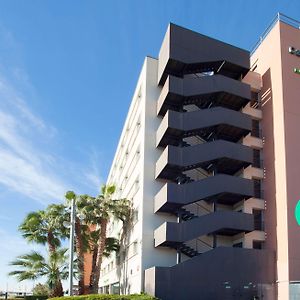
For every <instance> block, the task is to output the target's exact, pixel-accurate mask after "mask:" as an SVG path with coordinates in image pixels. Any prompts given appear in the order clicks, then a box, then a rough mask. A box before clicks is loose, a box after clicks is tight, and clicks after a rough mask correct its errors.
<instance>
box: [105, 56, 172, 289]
mask: <svg viewBox="0 0 300 300" xmlns="http://www.w3.org/2000/svg"><path fill="white" fill-rule="evenodd" d="M157 67H158V61H157V60H156V59H154V58H150V57H146V59H145V62H144V65H143V68H142V71H141V74H140V77H139V80H138V83H137V87H136V90H135V92H134V96H133V99H132V102H131V105H130V108H129V112H128V115H127V118H126V121H125V124H124V127H123V131H122V134H121V137H120V141H119V144H118V147H117V151H116V154H115V157H114V160H113V163H112V167H111V170H110V173H109V176H108V180H107V183H108V184H115V185H116V187H117V192H116V194H115V198H116V199H120V198H126V199H129V200H131V201H132V205H133V208H134V221H133V227H132V230H131V231H130V236H129V237H128V239H129V241H128V245H127V249H126V251H125V253H124V252H123V253H121V254H120V257H119V258H117V257H116V254H112V255H111V256H110V257H109V258H106V259H104V261H103V263H102V270H101V275H100V282H99V287H100V289H101V291H102V292H105V293H108V292H109V293H114V292H118V286H119V287H120V292H121V294H129V293H140V292H141V291H142V290H143V278H144V271H145V269H147V268H150V267H152V266H172V265H175V264H176V251H175V250H172V249H157V248H154V230H155V229H156V228H158V227H159V226H160V225H161V224H162V223H163V222H165V221H176V218H175V216H171V215H170V216H168V215H162V214H160V215H159V214H154V196H155V195H156V193H157V192H158V191H159V190H160V189H161V187H162V186H163V182H162V183H161V182H159V181H158V180H155V164H156V161H157V160H158V158H159V156H160V154H161V153H162V151H161V150H159V149H157V148H156V131H157V128H158V126H159V124H160V121H161V119H160V118H159V117H157V110H156V102H157V99H158V96H159V94H160V88H159V87H158V85H157V72H158V71H157ZM121 227H122V226H121V224H120V223H117V222H116V221H111V222H110V224H109V226H108V232H107V235H108V236H114V237H118V236H119V234H120V229H121Z"/></svg>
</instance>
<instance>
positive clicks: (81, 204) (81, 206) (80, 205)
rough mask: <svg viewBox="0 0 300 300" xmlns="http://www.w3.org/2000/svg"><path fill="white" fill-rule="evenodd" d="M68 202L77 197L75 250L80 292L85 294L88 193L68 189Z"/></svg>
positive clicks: (66, 195) (87, 244)
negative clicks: (83, 193) (82, 193)
mask: <svg viewBox="0 0 300 300" xmlns="http://www.w3.org/2000/svg"><path fill="white" fill-rule="evenodd" d="M65 198H66V200H67V203H70V202H71V201H72V200H73V199H75V204H76V208H77V212H78V213H77V214H76V217H75V250H76V256H77V261H78V273H79V274H78V294H79V295H83V294H84V292H85V285H84V273H85V268H84V254H85V253H86V252H87V251H88V247H89V228H88V225H86V224H83V222H82V220H81V217H82V219H85V217H86V216H85V214H84V212H85V208H86V207H87V206H88V196H87V195H76V194H75V193H74V192H73V191H68V192H67V193H66V194H65Z"/></svg>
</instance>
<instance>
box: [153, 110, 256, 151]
mask: <svg viewBox="0 0 300 300" xmlns="http://www.w3.org/2000/svg"><path fill="white" fill-rule="evenodd" d="M251 129H252V123H251V117H250V116H248V115H246V114H243V113H241V112H237V111H233V110H230V109H226V108H221V107H216V108H211V109H204V110H199V111H193V112H186V113H181V112H175V111H168V112H167V113H166V115H165V117H164V118H163V120H162V122H161V125H160V127H159V128H158V130H157V137H156V140H157V146H159V147H165V146H167V145H174V146H178V145H180V144H181V143H182V139H183V138H184V137H188V136H195V135H198V136H200V137H201V138H202V139H204V140H206V141H208V140H210V139H224V140H228V141H232V142H237V141H238V140H240V139H241V138H242V137H243V136H246V135H247V134H248V133H249V132H250V131H251Z"/></svg>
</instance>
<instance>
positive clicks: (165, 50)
mask: <svg viewBox="0 0 300 300" xmlns="http://www.w3.org/2000/svg"><path fill="white" fill-rule="evenodd" d="M249 68H250V53H249V51H246V50H243V49H240V48H237V47H234V46H232V45H229V44H227V43H224V42H222V41H218V40H216V39H213V38H210V37H207V36H205V35H202V34H199V33H196V32H194V31H191V30H188V29H185V28H182V27H180V26H177V25H175V24H170V26H169V28H168V31H167V33H166V36H165V38H164V41H163V44H162V47H161V49H160V52H159V59H158V83H159V85H163V84H164V82H165V80H166V78H167V76H168V75H169V74H171V75H175V76H183V75H184V74H189V73H198V72H206V71H214V72H215V73H218V74H222V75H225V76H228V77H231V78H234V79H239V78H240V77H241V76H242V75H245V74H246V73H247V72H248V70H249Z"/></svg>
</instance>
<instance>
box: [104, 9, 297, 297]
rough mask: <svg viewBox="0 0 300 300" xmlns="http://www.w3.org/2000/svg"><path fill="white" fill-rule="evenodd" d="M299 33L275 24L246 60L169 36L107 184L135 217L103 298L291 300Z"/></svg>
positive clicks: (293, 26)
mask: <svg viewBox="0 0 300 300" xmlns="http://www.w3.org/2000/svg"><path fill="white" fill-rule="evenodd" d="M299 25H300V23H298V22H296V21H295V20H292V19H290V18H287V17H286V16H283V15H278V16H277V17H276V20H274V22H272V25H271V26H270V27H269V28H268V30H267V31H266V32H265V34H264V35H263V36H262V37H261V39H260V42H259V43H258V45H256V47H255V49H254V51H253V52H252V53H250V52H249V51H246V50H243V49H240V48H237V47H234V46H232V45H229V44H226V43H224V42H221V41H218V40H215V39H212V38H210V37H207V36H204V35H201V34H199V33H196V32H193V31H190V30H188V29H185V28H182V27H179V26H177V25H174V24H170V25H169V27H168V30H167V33H166V35H165V38H164V40H163V43H162V46H161V49H160V52H159V55H158V59H155V58H151V57H147V58H146V59H145V62H144V66H143V68H142V71H141V75H140V78H139V80H138V84H137V88H136V91H135V93H134V96H133V100H132V103H131V106H130V109H129V112H128V116H127V119H126V122H125V125H124V129H123V132H122V135H121V138H120V142H119V145H118V148H117V151H116V155H115V158H114V161H113V164H112V168H111V171H110V173H109V176H108V183H115V184H116V185H117V186H118V191H117V193H116V195H115V196H116V197H117V198H127V199H131V200H132V203H133V208H134V217H133V224H132V228H131V230H130V232H129V234H128V236H127V243H126V245H127V246H126V247H125V248H123V250H122V251H121V253H119V254H118V255H114V254H113V255H111V256H110V257H109V258H107V259H105V260H104V262H103V265H102V270H101V279H100V286H101V291H103V292H109V293H119V292H120V293H139V292H141V291H145V292H147V293H150V294H153V295H156V296H157V297H159V298H160V299H162V300H177V299H178V300H179V299H180V300H182V299H282V300H286V299H300V298H299V297H300V296H299V295H300V288H299V283H300V228H299V226H298V224H297V221H296V218H295V217H294V212H295V207H296V205H297V203H298V199H299V195H300V194H299V192H300V184H299V183H298V179H299V178H300V163H299V156H300V142H299V141H300V130H299V128H300V101H299V99H300V98H299V95H300V75H299V74H300V50H298V49H300V30H299ZM298 98H299V99H298ZM120 229H121V225H120V224H118V223H115V222H113V221H112V222H111V223H110V226H109V228H108V231H109V232H108V235H109V236H118V234H119V232H120Z"/></svg>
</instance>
